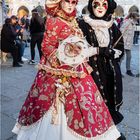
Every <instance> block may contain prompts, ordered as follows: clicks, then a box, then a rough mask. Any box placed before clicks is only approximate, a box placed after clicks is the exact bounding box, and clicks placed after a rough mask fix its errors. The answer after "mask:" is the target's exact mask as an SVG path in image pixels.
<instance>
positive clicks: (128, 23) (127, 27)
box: [120, 13, 136, 77]
mask: <svg viewBox="0 0 140 140" xmlns="http://www.w3.org/2000/svg"><path fill="white" fill-rule="evenodd" d="M135 24H136V14H135V13H130V14H129V15H128V16H127V17H126V19H125V20H124V22H123V23H122V26H121V28H120V30H121V32H122V34H123V38H124V49H125V54H126V74H128V75H129V76H132V77H135V75H134V74H133V73H132V71H131V67H130V65H131V57H132V56H131V49H132V46H133V38H134V30H135V27H136V25H135Z"/></svg>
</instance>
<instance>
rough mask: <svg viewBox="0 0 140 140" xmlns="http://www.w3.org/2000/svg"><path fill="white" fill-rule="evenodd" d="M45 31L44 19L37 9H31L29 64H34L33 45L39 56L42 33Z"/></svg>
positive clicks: (40, 54) (40, 53)
mask: <svg viewBox="0 0 140 140" xmlns="http://www.w3.org/2000/svg"><path fill="white" fill-rule="evenodd" d="M44 31H45V24H44V19H43V18H42V17H41V16H40V15H39V13H38V11H37V9H33V10H32V18H31V23H30V34H31V60H30V61H29V64H35V61H34V58H35V45H36V44H37V48H38V51H39V56H40V58H41V56H42V52H41V43H42V40H43V35H44Z"/></svg>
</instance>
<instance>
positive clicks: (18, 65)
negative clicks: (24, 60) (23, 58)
mask: <svg viewBox="0 0 140 140" xmlns="http://www.w3.org/2000/svg"><path fill="white" fill-rule="evenodd" d="M13 67H22V65H20V64H19V63H17V64H13Z"/></svg>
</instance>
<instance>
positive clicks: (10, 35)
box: [1, 15, 23, 67]
mask: <svg viewBox="0 0 140 140" xmlns="http://www.w3.org/2000/svg"><path fill="white" fill-rule="evenodd" d="M16 23H17V17H16V16H14V15H13V16H12V17H11V18H8V19H6V20H5V24H4V25H3V28H2V30H1V50H2V51H3V52H8V53H9V52H10V53H11V54H12V57H13V67H21V66H22V65H20V61H21V55H20V49H21V48H20V47H18V46H17V45H16V37H17V36H18V35H20V34H21V33H22V32H23V30H22V29H21V30H16V28H15V25H16Z"/></svg>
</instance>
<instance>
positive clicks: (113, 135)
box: [67, 125, 121, 140]
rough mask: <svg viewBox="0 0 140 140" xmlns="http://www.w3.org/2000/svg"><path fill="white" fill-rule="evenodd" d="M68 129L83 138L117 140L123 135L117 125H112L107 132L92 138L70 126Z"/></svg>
mask: <svg viewBox="0 0 140 140" xmlns="http://www.w3.org/2000/svg"><path fill="white" fill-rule="evenodd" d="M67 129H68V131H70V133H72V134H73V135H74V136H76V137H77V138H79V139H81V140H116V139H117V138H119V137H120V136H121V135H120V133H119V131H118V130H117V129H116V126H115V125H113V126H111V127H110V128H109V129H108V130H107V131H106V132H105V133H103V134H101V135H97V136H95V137H91V138H87V137H84V136H81V135H79V134H78V133H76V132H75V131H73V130H72V129H71V128H69V127H67Z"/></svg>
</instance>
